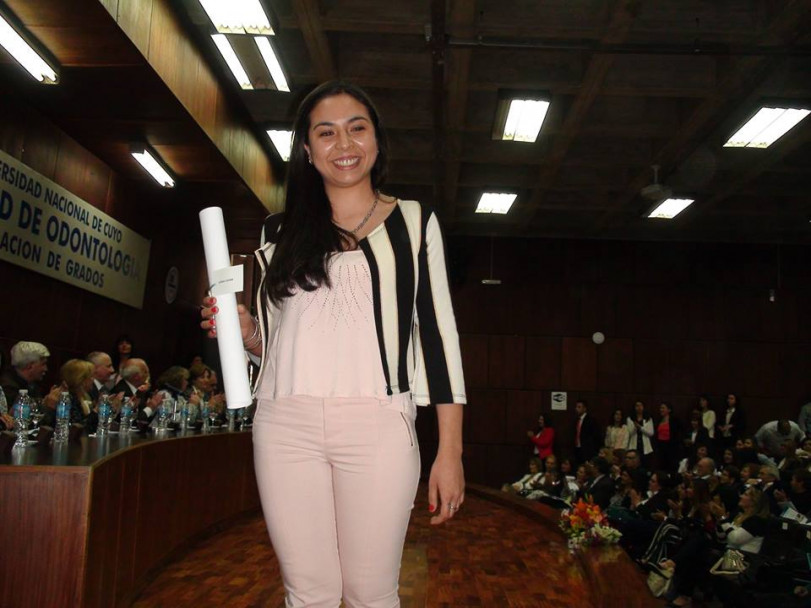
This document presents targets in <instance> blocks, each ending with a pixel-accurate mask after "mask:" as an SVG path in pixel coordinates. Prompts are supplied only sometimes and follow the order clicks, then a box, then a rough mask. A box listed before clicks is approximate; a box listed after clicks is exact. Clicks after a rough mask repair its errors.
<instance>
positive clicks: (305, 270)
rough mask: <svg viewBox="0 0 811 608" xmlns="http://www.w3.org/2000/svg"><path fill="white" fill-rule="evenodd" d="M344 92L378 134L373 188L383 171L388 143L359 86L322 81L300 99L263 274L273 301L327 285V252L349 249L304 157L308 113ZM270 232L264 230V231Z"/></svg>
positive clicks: (351, 243) (349, 240)
mask: <svg viewBox="0 0 811 608" xmlns="http://www.w3.org/2000/svg"><path fill="white" fill-rule="evenodd" d="M341 94H346V95H349V96H351V97H354V98H355V99H356V100H357V101H359V102H360V103H362V104H363V105H364V106H365V107H366V110H367V111H368V112H369V118H370V119H371V121H372V125H373V126H374V130H375V137H376V139H377V159H376V160H375V164H374V166H373V167H372V172H371V180H372V189H373V190H378V189H379V188H380V187H381V186H382V185H383V183H384V182H385V179H386V174H387V171H388V157H389V146H388V140H387V138H386V134H385V132H384V131H383V127H382V125H381V122H380V115H379V114H378V112H377V109H376V108H375V106H374V104H373V103H372V100H371V99H370V98H369V96H368V95H367V94H366V93H365V92H364V91H363V90H362V89H360V88H359V87H357V86H355V85H353V84H350V83H348V82H343V81H338V80H333V81H330V82H325V83H324V84H322V85H319V86H318V87H316V88H315V89H314V90H313V91H312V92H310V94H309V95H307V97H305V98H304V100H303V101H302V102H301V104H300V105H299V107H298V113H297V114H296V120H295V122H294V123H293V145H292V149H291V151H290V161H289V163H288V166H287V192H286V194H285V202H284V220H283V222H282V225H281V229H280V230H279V233H278V235H277V238H276V243H277V244H276V249H275V251H274V253H273V259H272V260H271V262H270V266H269V268H268V271H267V277H266V279H265V283H266V289H267V293H268V297H269V298H270V300H271V301H272V302H273V303H274V304H279V302H280V301H281V300H283V299H284V298H286V297H289V296H291V295H292V293H293V292H292V290H293V289H294V288H295V287H296V286H298V287H299V288H300V289H303V290H305V291H312V290H314V289H316V288H318V287H320V286H322V285H327V286H330V283H329V275H328V273H327V262H328V260H329V256H330V255H331V254H333V253H335V252H338V251H342V250H343V249H354V248H355V247H356V246H357V240H356V239H355V237H354V236H353V235H352V234H351V233H349V232H348V231H346V230H344V229H342V228H340V227H338V226H336V225H335V224H334V223H333V221H332V207H331V206H330V202H329V199H328V198H327V193H326V191H325V190H324V181H323V179H322V178H321V175H320V174H319V173H318V171H317V170H316V168H315V167H314V166H313V165H311V164H310V162H309V161H308V156H307V150H306V149H305V148H304V145H305V144H309V143H310V142H309V132H310V113H311V112H312V111H313V109H314V108H315V106H316V105H318V103H319V102H320V101H321V100H322V99H325V98H327V97H333V96H335V95H341ZM266 236H269V235H266Z"/></svg>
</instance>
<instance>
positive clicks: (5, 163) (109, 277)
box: [0, 150, 150, 308]
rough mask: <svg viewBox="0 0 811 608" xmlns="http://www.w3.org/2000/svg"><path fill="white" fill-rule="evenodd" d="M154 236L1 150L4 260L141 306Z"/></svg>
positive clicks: (1, 247)
mask: <svg viewBox="0 0 811 608" xmlns="http://www.w3.org/2000/svg"><path fill="white" fill-rule="evenodd" d="M149 247H150V242H149V240H147V239H145V238H144V237H142V236H141V235H139V234H137V233H136V232H134V231H132V230H130V229H129V228H127V227H126V226H124V225H123V224H121V223H120V222H117V221H116V220H114V219H113V218H111V217H110V216H109V215H107V214H106V213H104V212H103V211H101V210H99V209H97V208H96V207H94V206H93V205H91V204H90V203H88V202H86V201H83V200H82V199H80V198H78V197H76V196H75V195H73V194H71V193H70V192H68V191H67V190H65V189H64V188H62V187H61V186H59V185H58V184H56V183H54V182H53V181H51V180H49V179H48V178H47V177H45V176H43V175H41V174H40V173H37V172H36V171H34V170H33V169H31V168H29V167H27V166H25V165H24V164H22V163H21V162H20V161H18V160H17V159H15V158H13V157H11V156H9V155H8V154H6V153H5V152H3V151H2V150H0V260H5V261H6V262H10V263H12V264H16V265H18V266H22V267H23V268H27V269H29V270H33V271H34V272H39V273H40V274H44V275H46V276H49V277H52V278H54V279H58V280H60V281H64V282H65V283H69V284H71V285H74V286H76V287H81V288H82V289H86V290H87V291H92V292H93V293H97V294H99V295H102V296H105V297H107V298H111V299H113V300H117V301H119V302H123V303H124V304H129V305H130V306H134V307H135V308H141V307H142V306H143V302H144V288H145V287H146V274H147V268H148V266H149Z"/></svg>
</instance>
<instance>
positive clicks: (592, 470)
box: [583, 456, 614, 511]
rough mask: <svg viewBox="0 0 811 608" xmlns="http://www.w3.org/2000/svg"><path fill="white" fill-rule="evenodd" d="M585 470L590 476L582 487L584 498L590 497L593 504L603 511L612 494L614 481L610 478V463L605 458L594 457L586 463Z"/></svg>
mask: <svg viewBox="0 0 811 608" xmlns="http://www.w3.org/2000/svg"><path fill="white" fill-rule="evenodd" d="M586 470H587V471H588V473H589V477H591V481H590V482H589V484H588V485H587V486H586V487H585V488H584V489H583V494H584V495H585V497H586V498H591V500H592V502H594V504H595V505H598V506H599V507H600V509H602V510H603V511H605V510H606V509H607V508H608V504H609V503H610V502H611V497H612V496H613V495H614V482H613V481H612V480H611V475H610V473H611V465H610V464H609V462H608V461H607V460H606V459H605V458H600V457H599V456H598V457H597V458H594V459H592V460H590V461H588V462H587V463H586Z"/></svg>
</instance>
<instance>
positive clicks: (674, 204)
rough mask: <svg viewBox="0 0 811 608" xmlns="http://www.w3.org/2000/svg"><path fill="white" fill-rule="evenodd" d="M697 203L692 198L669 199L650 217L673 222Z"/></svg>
mask: <svg viewBox="0 0 811 608" xmlns="http://www.w3.org/2000/svg"><path fill="white" fill-rule="evenodd" d="M694 202H695V199H692V198H669V199H666V200H664V201H662V202H661V203H659V205H657V207H656V208H655V209H654V210H653V211H651V212H650V213H649V214H648V217H652V218H655V219H662V220H671V219H673V218H674V217H676V216H677V215H678V214H679V213H681V212H682V211H684V210H685V209H687V207H689V206H690V205H692V204H693V203H694Z"/></svg>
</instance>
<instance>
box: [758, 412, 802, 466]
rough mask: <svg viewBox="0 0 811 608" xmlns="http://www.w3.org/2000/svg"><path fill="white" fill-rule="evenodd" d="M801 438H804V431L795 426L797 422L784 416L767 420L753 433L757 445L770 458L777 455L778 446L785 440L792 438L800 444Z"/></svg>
mask: <svg viewBox="0 0 811 608" xmlns="http://www.w3.org/2000/svg"><path fill="white" fill-rule="evenodd" d="M803 439H805V433H803V431H802V430H801V429H800V427H799V426H797V423H796V422H792V421H791V420H787V419H785V418H783V419H781V420H772V421H771V422H767V423H766V424H764V425H763V426H762V427H760V428H759V429H758V431H757V433H755V440H756V441H757V447H758V448H759V449H760V450H761V451H762V452H764V453H765V454H766V455H767V456H771V457H772V458H774V457H776V456H778V455H779V453H780V446H782V445H783V444H784V443H785V442H786V441H788V440H792V441H794V442H795V444H800V443H802V441H803Z"/></svg>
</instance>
